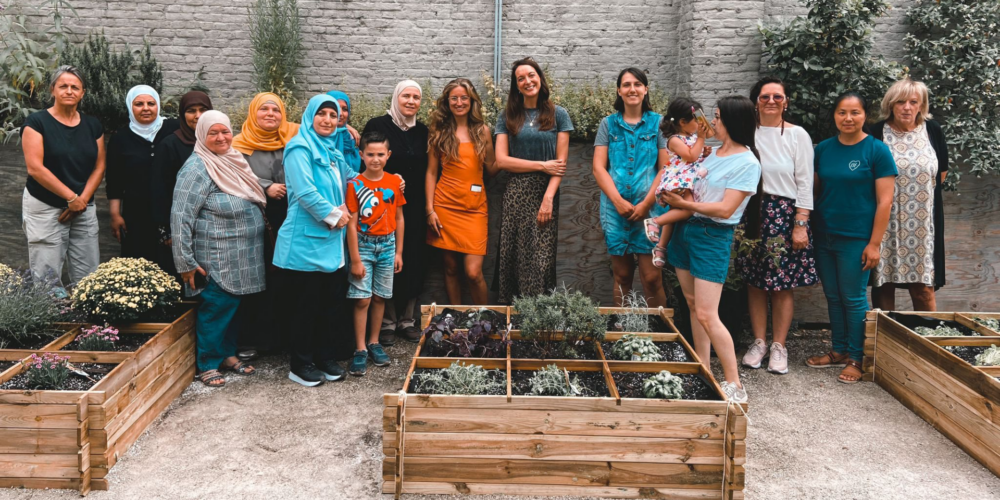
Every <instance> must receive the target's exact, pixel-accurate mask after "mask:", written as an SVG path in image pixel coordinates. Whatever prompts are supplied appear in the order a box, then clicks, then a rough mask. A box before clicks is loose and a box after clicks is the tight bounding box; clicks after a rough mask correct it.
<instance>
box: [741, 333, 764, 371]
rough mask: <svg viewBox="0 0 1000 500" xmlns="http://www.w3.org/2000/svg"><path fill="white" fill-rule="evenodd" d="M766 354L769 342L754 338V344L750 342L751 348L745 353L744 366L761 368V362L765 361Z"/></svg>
mask: <svg viewBox="0 0 1000 500" xmlns="http://www.w3.org/2000/svg"><path fill="white" fill-rule="evenodd" d="M766 355H767V343H766V342H764V341H763V340H761V339H754V341H753V344H750V348H749V349H747V353H746V354H744V355H743V366H746V367H748V368H760V363H761V362H762V361H764V356H766Z"/></svg>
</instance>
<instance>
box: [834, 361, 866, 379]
mask: <svg viewBox="0 0 1000 500" xmlns="http://www.w3.org/2000/svg"><path fill="white" fill-rule="evenodd" d="M862 375H864V370H862V369H861V363H858V362H857V361H854V360H853V359H849V360H847V366H846V367H844V369H843V371H841V372H840V375H838V376H837V382H840V383H842V384H856V383H858V382H859V381H860V380H861V376H862Z"/></svg>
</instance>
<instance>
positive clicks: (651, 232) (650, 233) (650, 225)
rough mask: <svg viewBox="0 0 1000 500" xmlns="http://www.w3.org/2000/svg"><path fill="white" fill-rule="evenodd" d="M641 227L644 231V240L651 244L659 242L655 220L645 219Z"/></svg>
mask: <svg viewBox="0 0 1000 500" xmlns="http://www.w3.org/2000/svg"><path fill="white" fill-rule="evenodd" d="M642 227H643V228H644V229H645V230H646V238H647V239H648V240H649V241H652V242H653V243H659V242H660V225H659V224H657V223H656V220H655V219H646V220H644V221H642Z"/></svg>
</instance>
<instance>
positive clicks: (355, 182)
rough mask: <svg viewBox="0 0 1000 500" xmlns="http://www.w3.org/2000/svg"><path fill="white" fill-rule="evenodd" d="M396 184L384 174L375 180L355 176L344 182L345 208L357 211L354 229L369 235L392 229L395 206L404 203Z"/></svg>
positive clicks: (394, 229)
mask: <svg viewBox="0 0 1000 500" xmlns="http://www.w3.org/2000/svg"><path fill="white" fill-rule="evenodd" d="M400 183H401V181H400V179H399V177H397V176H395V175H392V174H387V173H383V174H382V178H381V179H379V180H377V181H373V180H371V179H369V178H367V177H365V176H364V175H359V176H357V177H355V178H354V179H351V180H350V181H349V182H348V183H347V210H349V211H350V212H351V213H356V214H358V231H360V232H362V233H364V234H367V235H369V236H385V235H388V234H392V233H393V232H395V231H396V207H401V206H403V205H406V198H404V197H403V192H402V191H400V189H399V185H400Z"/></svg>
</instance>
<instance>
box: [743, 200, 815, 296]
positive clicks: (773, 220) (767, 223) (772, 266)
mask: <svg viewBox="0 0 1000 500" xmlns="http://www.w3.org/2000/svg"><path fill="white" fill-rule="evenodd" d="M760 212H761V213H760V224H761V228H760V241H759V242H757V244H755V245H754V246H753V247H752V248H751V249H750V251H749V252H746V253H743V254H740V255H739V257H737V258H736V267H737V269H738V270H739V272H740V275H741V276H742V277H743V281H744V282H746V283H747V284H748V285H750V286H753V287H755V288H759V289H761V290H767V291H769V292H776V291H780V290H789V289H792V288H795V287H800V286H809V285H815V284H816V283H819V277H818V276H817V275H816V259H815V258H814V254H813V236H812V230H808V234H809V246H807V247H806V248H803V249H802V250H792V227H793V224H792V222H793V221H794V220H795V200H792V199H790V198H784V197H781V196H775V195H771V194H764V195H763V197H762V198H761V203H760Z"/></svg>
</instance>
